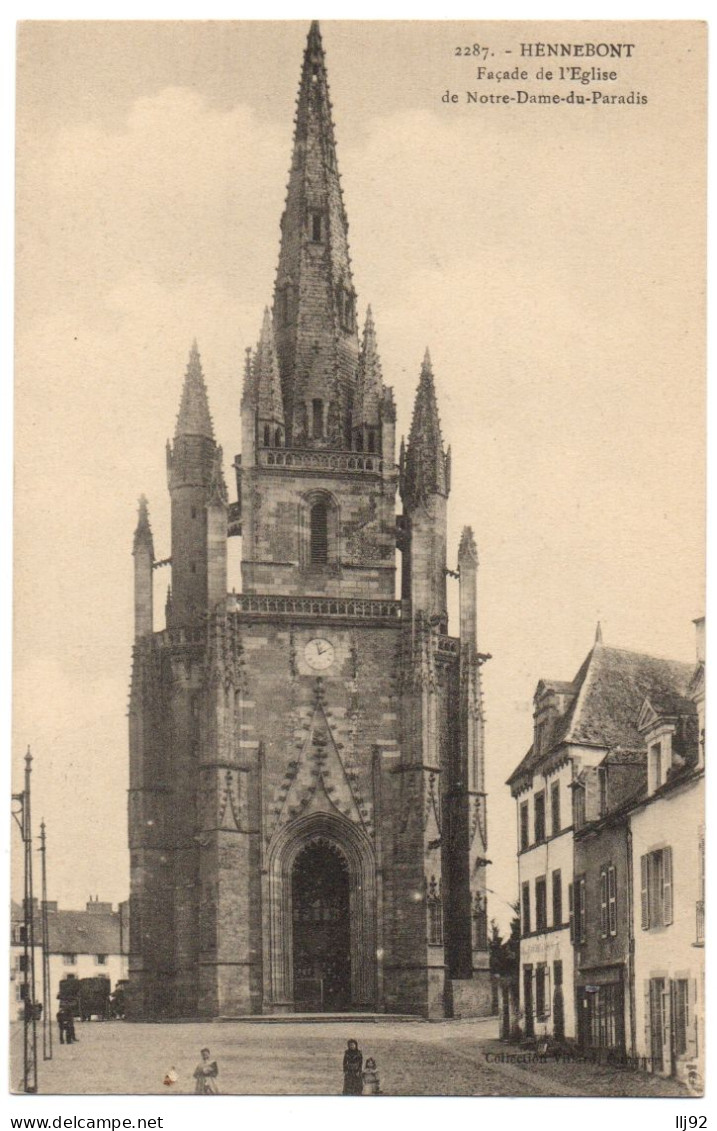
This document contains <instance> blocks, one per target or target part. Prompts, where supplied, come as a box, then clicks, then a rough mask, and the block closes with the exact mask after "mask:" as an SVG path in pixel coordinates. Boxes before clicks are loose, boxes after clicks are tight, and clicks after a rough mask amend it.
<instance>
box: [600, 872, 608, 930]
mask: <svg viewBox="0 0 717 1131" xmlns="http://www.w3.org/2000/svg"><path fill="white" fill-rule="evenodd" d="M600 934H601V936H602V938H607V872H606V871H605V869H604V868H601V869H600Z"/></svg>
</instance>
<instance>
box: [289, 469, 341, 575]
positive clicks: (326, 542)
mask: <svg viewBox="0 0 717 1131" xmlns="http://www.w3.org/2000/svg"><path fill="white" fill-rule="evenodd" d="M339 526H340V521H339V508H338V504H337V502H336V499H335V498H334V497H333V495H332V494H331V493H330V492H328V491H323V490H320V489H319V490H316V491H310V492H308V493H307V494H306V495H305V496H304V498H303V500H302V503H301V508H300V512H299V562H300V566H301V568H302V569H308V570H318V571H319V572H325V571H327V570H328V571H329V572H336V571H337V570H338V568H339Z"/></svg>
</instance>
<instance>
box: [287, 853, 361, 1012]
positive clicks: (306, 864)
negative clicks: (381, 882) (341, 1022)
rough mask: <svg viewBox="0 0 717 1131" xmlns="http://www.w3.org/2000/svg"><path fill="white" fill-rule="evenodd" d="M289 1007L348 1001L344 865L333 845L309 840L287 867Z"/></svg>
mask: <svg viewBox="0 0 717 1131" xmlns="http://www.w3.org/2000/svg"><path fill="white" fill-rule="evenodd" d="M291 904H292V908H291V911H292V920H293V952H294V953H293V968H294V1009H295V1010H296V1012H297V1013H320V1012H334V1013H335V1012H339V1011H340V1010H343V1009H348V1008H349V1007H350V1004H351V937H350V934H351V933H350V920H351V916H350V902H349V866H348V861H347V860H346V857H345V856H344V854H343V853H342V852H341V850H340V849H339V848H338V846H337V845H335V844H333V843H331V842H330V841H327V840H325V839H323V838H322V839H320V840H312V841H310V842H309V843H308V844H307V845H306V846H305V847H304V848H303V849H302V850H301V852H299V854H298V856H297V857H296V860H295V862H294V866H293V868H292V872H291Z"/></svg>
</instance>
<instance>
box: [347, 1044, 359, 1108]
mask: <svg viewBox="0 0 717 1131" xmlns="http://www.w3.org/2000/svg"><path fill="white" fill-rule="evenodd" d="M362 1068H363V1053H362V1052H361V1049H360V1048H359V1047H358V1041H349V1042H348V1047H347V1049H346V1052H345V1053H344V1091H343V1094H344V1095H345V1096H361V1095H363V1076H362V1074H361V1069H362Z"/></svg>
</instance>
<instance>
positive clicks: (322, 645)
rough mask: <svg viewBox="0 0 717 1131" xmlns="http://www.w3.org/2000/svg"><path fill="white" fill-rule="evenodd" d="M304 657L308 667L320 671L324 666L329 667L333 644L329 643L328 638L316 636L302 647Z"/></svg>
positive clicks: (332, 657)
mask: <svg viewBox="0 0 717 1131" xmlns="http://www.w3.org/2000/svg"><path fill="white" fill-rule="evenodd" d="M304 659H305V660H306V662H307V664H308V665H309V667H310V668H314V670H315V671H317V672H322V671H324V670H325V669H326V668H330V667H331V665H332V664H333V662H334V646H333V644H329V642H328V640H323V639H321V638H320V637H316V639H314V640H310V641H309V642H308V644H307V645H306V647H305V648H304Z"/></svg>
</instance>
